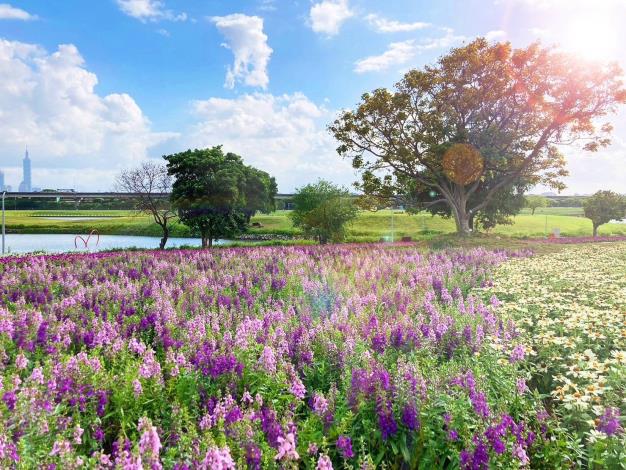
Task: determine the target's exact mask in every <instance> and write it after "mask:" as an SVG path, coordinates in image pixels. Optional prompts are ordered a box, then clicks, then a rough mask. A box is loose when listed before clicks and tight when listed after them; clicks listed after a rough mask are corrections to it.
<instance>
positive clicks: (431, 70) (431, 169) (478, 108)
mask: <svg viewBox="0 0 626 470" xmlns="http://www.w3.org/2000/svg"><path fill="white" fill-rule="evenodd" d="M621 76H622V73H621V70H620V68H619V67H618V66H617V65H616V64H599V63H595V64H589V63H585V62H582V61H580V60H579V59H577V58H575V57H573V56H570V55H567V54H564V53H562V52H559V51H557V50H555V49H552V48H544V47H542V46H541V45H540V44H538V43H535V44H531V45H530V46H528V47H527V48H526V49H512V48H511V46H510V44H508V43H502V44H490V43H488V42H487V41H486V40H485V39H482V38H479V39H476V40H475V41H473V42H471V43H470V44H467V45H465V46H463V47H459V48H456V49H453V50H452V51H451V52H450V53H449V54H448V55H446V56H444V57H442V58H441V59H440V60H439V61H438V62H437V64H435V65H433V66H427V67H425V68H424V70H411V71H409V72H408V73H407V74H406V75H405V76H404V78H403V79H402V80H401V81H400V82H399V83H397V84H396V85H395V90H394V91H390V90H388V89H384V88H381V89H377V90H374V91H373V92H372V93H366V94H364V95H363V96H362V100H361V103H359V104H358V106H357V108H356V109H355V110H348V111H344V112H342V113H341V115H340V116H339V117H338V118H337V120H336V121H335V122H334V123H333V124H331V126H330V131H331V132H332V133H333V134H334V135H335V137H336V139H337V140H338V141H339V142H340V146H339V147H338V152H339V153H340V154H341V155H342V156H345V157H348V158H351V159H352V164H353V166H354V167H355V168H357V169H359V170H361V172H362V177H363V178H362V181H361V183H359V187H360V188H361V189H362V190H363V191H364V192H366V193H367V192H369V193H372V194H377V193H378V194H385V192H387V193H388V192H389V191H393V190H394V189H397V187H398V186H404V185H406V184H410V185H411V187H412V188H413V190H414V191H415V193H416V194H422V195H428V196H429V197H425V198H422V199H421V202H422V204H424V206H425V207H428V206H432V205H435V204H445V205H446V206H447V208H448V210H449V211H450V212H451V213H452V215H453V216H454V218H455V221H456V225H457V231H458V232H459V233H462V234H467V233H469V232H470V231H471V221H472V219H473V218H474V217H475V216H476V214H477V213H478V212H479V211H481V210H482V209H484V208H486V207H488V205H489V204H494V201H495V200H497V196H498V195H499V194H500V195H501V194H502V191H505V192H506V191H509V190H510V189H511V188H512V187H514V186H515V185H519V184H520V183H521V184H522V185H523V186H528V185H535V184H539V183H541V184H544V185H548V186H551V187H554V188H556V189H561V188H563V184H562V182H561V177H562V176H564V175H566V174H567V173H566V171H565V168H564V166H565V159H564V158H563V156H562V155H561V153H560V152H559V148H560V146H563V145H565V144H571V143H573V142H575V141H584V148H585V149H587V150H589V151H595V150H597V149H598V148H600V147H602V146H606V145H608V144H609V143H610V141H609V139H608V133H609V132H610V130H611V127H610V125H608V124H598V122H597V120H598V119H599V118H601V117H603V116H605V115H607V114H608V113H612V112H614V111H615V109H616V107H617V105H618V104H620V103H625V102H626V90H625V89H624V86H623V82H622V80H621ZM433 196H434V197H433Z"/></svg>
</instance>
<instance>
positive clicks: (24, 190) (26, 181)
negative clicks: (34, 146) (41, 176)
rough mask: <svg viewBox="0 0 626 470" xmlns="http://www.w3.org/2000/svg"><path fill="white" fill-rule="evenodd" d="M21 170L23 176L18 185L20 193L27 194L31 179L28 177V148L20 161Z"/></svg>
mask: <svg viewBox="0 0 626 470" xmlns="http://www.w3.org/2000/svg"><path fill="white" fill-rule="evenodd" d="M22 169H23V171H24V176H23V179H22V182H21V183H20V188H19V189H20V192H22V193H29V192H30V191H31V177H30V158H28V148H27V149H26V151H25V152H24V160H22Z"/></svg>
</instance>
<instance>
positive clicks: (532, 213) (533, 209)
mask: <svg viewBox="0 0 626 470" xmlns="http://www.w3.org/2000/svg"><path fill="white" fill-rule="evenodd" d="M535 209H536V208H535V207H533V208H532V209H531V210H532V212H531V214H530V215H535Z"/></svg>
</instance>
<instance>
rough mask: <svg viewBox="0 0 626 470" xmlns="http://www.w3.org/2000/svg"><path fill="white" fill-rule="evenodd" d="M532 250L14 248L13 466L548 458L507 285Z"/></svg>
mask: <svg viewBox="0 0 626 470" xmlns="http://www.w3.org/2000/svg"><path fill="white" fill-rule="evenodd" d="M526 255H527V253H512V254H507V253H505V252H491V251H486V250H483V249H474V250H469V251H446V252H437V253H433V254H424V253H422V252H420V251H419V250H418V249H417V248H415V247H411V246H382V245H358V246H357V245H343V246H331V247H289V248H284V247H281V248H270V247H266V248H233V249H221V250H216V251H168V252H158V253H157V252H135V253H123V254H120V253H112V254H89V255H56V256H33V257H22V258H12V259H10V258H9V259H5V260H3V262H2V264H1V265H0V266H1V267H0V269H1V279H2V282H1V289H2V303H1V307H0V360H1V362H0V364H1V366H0V367H1V368H2V369H1V374H0V378H1V382H0V397H1V401H0V466H1V467H2V468H50V469H54V468H56V469H62V468H63V469H65V468H85V467H86V468H123V469H140V468H151V469H159V468H168V469H169V468H174V469H178V470H182V469H190V468H205V469H229V468H251V469H258V468H318V469H328V468H375V467H378V466H380V465H382V464H385V465H386V466H387V468H417V467H420V468H456V467H462V468H476V469H478V468H488V466H489V467H491V466H500V467H502V468H521V467H526V466H530V465H532V466H535V467H537V466H538V467H546V468H555V467H556V466H559V465H567V462H568V460H567V459H568V457H567V455H568V453H567V452H568V451H567V449H566V448H565V447H566V440H565V438H564V437H563V436H562V435H561V434H559V432H560V431H558V427H557V426H555V425H554V422H553V421H552V418H551V417H550V415H549V414H548V413H547V412H546V410H545V409H544V408H543V406H542V404H541V401H540V400H539V398H538V397H537V396H535V395H533V394H532V393H531V392H529V389H528V387H527V386H526V383H525V376H524V375H523V372H522V371H521V369H520V363H521V362H523V359H524V348H523V345H521V344H520V339H519V337H518V333H517V331H516V328H515V325H514V324H513V323H511V322H510V321H506V322H505V321H502V320H501V319H500V317H499V314H498V304H499V302H498V300H497V299H496V298H495V297H494V298H492V299H491V301H490V302H489V303H488V304H486V305H485V304H483V303H481V302H480V301H479V300H478V298H475V297H473V296H471V295H468V292H469V290H470V289H471V288H472V287H479V286H486V285H488V284H489V276H490V272H491V270H492V269H493V268H494V267H495V266H497V265H499V264H500V263H502V262H505V261H506V260H507V259H508V258H509V257H511V256H526Z"/></svg>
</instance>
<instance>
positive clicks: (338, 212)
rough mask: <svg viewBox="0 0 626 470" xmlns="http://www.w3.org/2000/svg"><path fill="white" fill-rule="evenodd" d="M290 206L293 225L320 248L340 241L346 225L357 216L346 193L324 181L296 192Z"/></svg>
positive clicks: (350, 198)
mask: <svg viewBox="0 0 626 470" xmlns="http://www.w3.org/2000/svg"><path fill="white" fill-rule="evenodd" d="M293 203H294V206H295V209H294V210H293V211H292V212H291V214H290V217H291V219H292V220H293V225H294V226H295V227H298V228H301V229H302V231H303V232H304V234H305V236H307V237H311V238H315V239H316V240H318V241H319V242H320V243H321V244H325V243H327V242H329V241H333V242H338V241H341V240H343V238H344V236H345V227H346V224H347V223H348V222H350V221H352V220H353V219H354V218H355V217H356V215H357V212H358V210H357V208H356V206H355V204H354V201H353V198H352V196H351V195H350V193H349V192H348V190H347V189H345V188H341V187H339V186H336V185H334V184H332V183H329V182H328V181H324V180H320V181H318V182H317V183H315V184H307V185H306V186H304V187H302V188H299V189H298V190H296V193H295V195H294V197H293Z"/></svg>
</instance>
